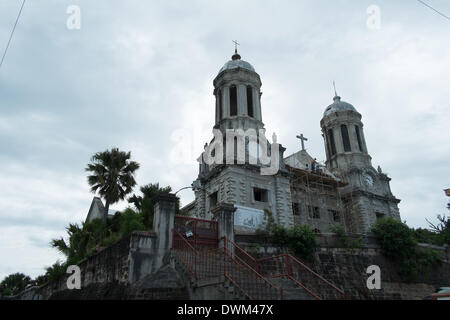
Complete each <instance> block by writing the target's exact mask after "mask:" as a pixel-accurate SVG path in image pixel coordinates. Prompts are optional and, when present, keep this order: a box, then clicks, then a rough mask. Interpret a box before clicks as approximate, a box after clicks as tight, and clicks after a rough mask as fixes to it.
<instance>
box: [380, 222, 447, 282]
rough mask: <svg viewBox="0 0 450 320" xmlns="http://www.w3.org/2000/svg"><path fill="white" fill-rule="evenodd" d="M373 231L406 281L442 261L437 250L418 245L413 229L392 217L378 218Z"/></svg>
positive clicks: (424, 272)
mask: <svg viewBox="0 0 450 320" xmlns="http://www.w3.org/2000/svg"><path fill="white" fill-rule="evenodd" d="M372 232H373V233H374V234H375V236H376V237H377V241H378V243H379V244H380V247H381V251H382V253H383V254H384V255H385V256H386V257H387V258H388V259H390V260H391V261H393V262H394V263H395V265H396V267H397V271H398V273H399V275H400V277H401V278H402V279H403V280H405V281H410V280H414V279H415V278H417V276H418V275H420V274H422V275H423V274H427V273H428V272H429V271H430V270H431V268H433V267H435V266H437V265H439V264H440V263H441V262H442V258H441V256H440V255H439V253H438V252H437V251H435V250H432V249H424V248H419V247H418V245H417V243H418V242H417V239H416V236H415V231H414V230H413V229H410V228H409V227H408V226H407V225H406V224H404V223H402V222H400V221H397V220H395V219H393V218H391V217H388V218H383V219H380V220H378V221H377V223H376V224H375V225H374V226H373V228H372Z"/></svg>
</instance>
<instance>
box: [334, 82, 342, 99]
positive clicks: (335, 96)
mask: <svg viewBox="0 0 450 320" xmlns="http://www.w3.org/2000/svg"><path fill="white" fill-rule="evenodd" d="M333 87H334V98H333V100H334V101H336V100H338V101H339V100H341V97H339V96H338V94H337V91H336V82H334V80H333Z"/></svg>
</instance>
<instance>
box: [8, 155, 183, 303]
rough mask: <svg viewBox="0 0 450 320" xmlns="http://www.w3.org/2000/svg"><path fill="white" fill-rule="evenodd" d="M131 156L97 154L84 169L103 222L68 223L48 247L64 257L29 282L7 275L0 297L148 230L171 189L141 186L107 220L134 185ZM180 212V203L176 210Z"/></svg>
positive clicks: (58, 274) (41, 281)
mask: <svg viewBox="0 0 450 320" xmlns="http://www.w3.org/2000/svg"><path fill="white" fill-rule="evenodd" d="M130 159H131V153H130V152H123V151H120V150H119V149H116V148H113V149H111V150H106V151H104V152H98V153H96V154H95V155H94V156H93V157H92V159H91V163H89V164H88V165H87V167H86V171H87V172H89V175H88V178H87V179H88V184H89V185H90V187H91V191H92V192H94V193H98V194H99V195H100V196H101V197H102V198H103V200H104V201H105V213H104V217H103V219H95V220H93V221H91V222H82V223H80V224H77V223H70V224H69V225H68V226H67V227H66V236H65V237H61V238H58V239H53V240H52V241H51V242H50V245H51V246H52V247H53V248H55V249H57V250H58V251H59V252H60V253H62V254H63V255H64V256H65V260H64V261H59V260H58V261H56V262H55V263H54V264H53V265H51V266H49V267H47V268H46V269H45V270H46V272H45V274H43V275H40V276H38V277H36V279H34V280H32V279H31V278H30V277H29V276H26V275H24V274H22V273H15V274H11V275H9V276H7V277H6V278H5V279H4V280H3V281H2V282H1V283H0V294H2V295H4V296H9V295H15V294H18V293H20V292H22V291H23V290H24V289H25V288H26V287H27V286H34V285H37V286H40V285H43V284H45V283H47V282H49V281H55V280H57V279H58V278H60V277H61V275H63V274H65V273H66V270H67V267H68V266H69V265H75V264H79V263H80V262H81V261H82V260H84V259H86V258H89V257H90V256H92V255H94V254H95V253H97V252H99V251H100V250H102V249H103V248H105V247H108V246H110V245H111V244H113V243H115V242H117V241H118V240H120V239H122V238H123V237H125V236H127V235H128V234H130V233H131V232H133V231H137V230H140V231H145V230H151V229H152V224H153V216H154V210H155V208H154V207H155V204H156V200H157V197H158V195H159V194H161V193H169V192H171V191H172V188H171V187H170V186H167V187H164V188H161V187H160V186H159V183H154V184H152V183H150V184H147V185H145V186H142V187H140V191H141V193H142V195H135V194H133V195H132V196H131V197H130V198H129V199H127V200H128V202H129V203H130V206H131V205H133V206H134V208H133V207H128V208H126V209H125V210H123V211H122V212H116V213H115V214H114V216H112V217H111V216H109V217H108V211H109V205H110V204H113V203H116V202H118V201H119V200H124V199H125V198H126V197H127V196H128V195H129V194H130V193H132V191H133V188H134V187H135V186H136V181H135V179H134V174H135V172H136V170H137V169H138V168H139V164H138V163H137V162H135V161H131V160H130ZM176 210H177V212H178V211H179V204H177V208H176Z"/></svg>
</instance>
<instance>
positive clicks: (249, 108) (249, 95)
mask: <svg viewBox="0 0 450 320" xmlns="http://www.w3.org/2000/svg"><path fill="white" fill-rule="evenodd" d="M247 114H248V116H249V117H253V88H252V87H251V86H248V87H247Z"/></svg>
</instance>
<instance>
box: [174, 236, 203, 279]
mask: <svg viewBox="0 0 450 320" xmlns="http://www.w3.org/2000/svg"><path fill="white" fill-rule="evenodd" d="M173 232H174V235H177V236H178V239H177V241H180V240H181V242H182V243H184V245H187V247H188V248H189V249H190V250H191V251H192V252H193V253H194V257H193V260H194V261H193V267H192V266H189V260H190V259H191V260H192V257H189V256H188V257H187V258H185V259H186V260H187V261H183V258H182V257H180V260H181V261H182V263H183V264H184V265H185V266H186V268H188V270H189V271H190V272H191V273H192V274H193V276H194V278H195V279H197V278H198V277H197V256H198V251H197V250H196V249H195V248H194V247H193V246H192V245H191V244H190V243H189V241H187V240H186V238H185V237H183V235H182V234H180V233H179V232H178V231H177V230H175V229H173ZM174 238H175V237H174ZM177 246H178V245H176V244H175V239H174V242H173V243H172V248H173V249H175V250H177V249H178V248H177Z"/></svg>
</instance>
